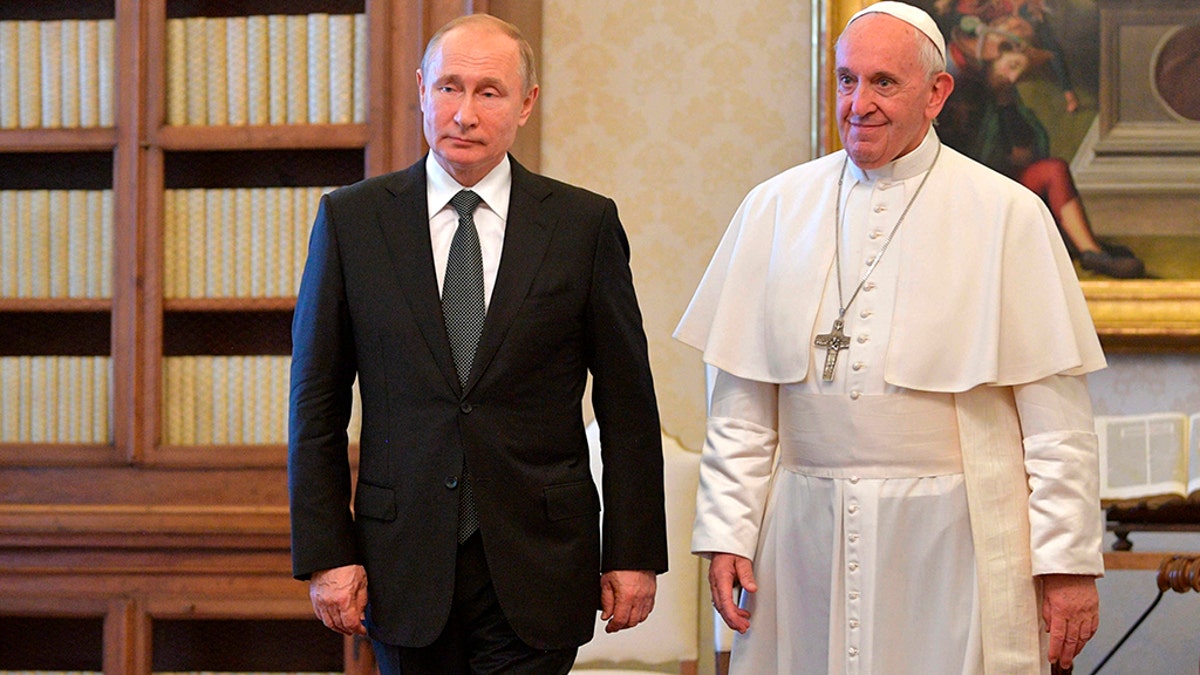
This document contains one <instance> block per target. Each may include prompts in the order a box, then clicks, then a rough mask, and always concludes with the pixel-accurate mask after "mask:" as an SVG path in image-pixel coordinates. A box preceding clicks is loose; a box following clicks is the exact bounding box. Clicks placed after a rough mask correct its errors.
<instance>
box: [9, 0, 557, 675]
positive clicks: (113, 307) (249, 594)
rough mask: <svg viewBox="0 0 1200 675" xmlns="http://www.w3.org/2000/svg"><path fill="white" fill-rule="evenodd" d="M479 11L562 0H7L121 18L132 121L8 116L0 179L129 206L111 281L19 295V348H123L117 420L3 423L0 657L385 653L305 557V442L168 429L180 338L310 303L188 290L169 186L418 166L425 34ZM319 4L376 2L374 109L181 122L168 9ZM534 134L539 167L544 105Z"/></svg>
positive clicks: (189, 342) (209, 659) (254, 658)
mask: <svg viewBox="0 0 1200 675" xmlns="http://www.w3.org/2000/svg"><path fill="white" fill-rule="evenodd" d="M473 11H490V12H492V13H494V14H497V15H499V16H502V17H504V18H506V19H508V20H510V21H513V22H514V23H517V24H518V25H520V26H521V27H522V29H523V30H525V31H526V33H527V34H528V35H529V37H530V39H531V41H534V44H535V47H536V45H537V40H539V39H540V21H541V4H540V2H536V1H528V0H490V1H488V0H475V1H474V2H472V1H471V0H456V1H451V0H287V1H285V0H257V1H255V2H232V1H230V0H108V1H99V0H96V1H89V0H49V1H47V2H36V3H32V2H31V3H5V4H4V5H2V6H0V21H18V20H21V21H38V22H50V21H60V20H63V19H76V20H108V21H111V22H112V24H113V30H114V34H115V38H114V40H113V64H112V69H113V70H112V73H113V81H112V90H111V93H110V95H111V97H112V100H111V103H112V106H113V107H112V117H113V119H112V124H111V125H106V126H99V127H91V128H44V127H32V128H15V129H14V128H8V129H0V190H10V191H12V190H48V189H49V190H108V191H111V208H112V213H111V220H112V233H111V241H108V242H106V243H107V244H109V245H111V258H110V262H111V270H110V271H109V272H108V274H109V275H110V276H109V277H108V279H107V281H108V282H109V285H110V287H111V292H110V293H106V294H104V295H103V297H48V298H31V297H11V296H3V295H0V358H4V357H23V356H32V357H55V356H87V357H102V358H107V359H108V360H109V368H108V373H109V374H108V377H109V381H108V394H107V396H108V405H107V412H108V417H109V419H108V427H107V439H106V440H104V441H102V442H62V441H61V439H55V438H49V439H46V440H38V441H32V440H19V441H16V442H13V441H11V440H10V441H8V442H0V671H5V670H60V671H61V670H72V671H74V670H81V671H100V670H103V671H104V672H105V673H109V674H118V673H122V674H123V673H130V674H136V675H148V674H149V673H151V672H158V671H263V672H271V671H331V670H333V671H337V670H344V671H346V672H364V673H365V672H370V671H371V670H372V669H373V667H374V665H373V659H372V658H371V656H370V653H369V652H370V650H369V648H368V647H367V645H366V644H365V643H363V642H362V641H358V640H350V639H343V638H342V637H340V636H338V635H336V634H334V633H332V632H330V631H328V630H326V629H325V628H324V627H323V626H321V625H320V624H319V623H318V622H317V621H316V620H315V618H313V616H312V611H311V608H310V606H309V602H308V596H307V587H306V586H305V585H304V584H301V583H299V582H296V581H294V580H292V579H291V578H290V554H289V533H288V513H287V490H286V466H285V462H286V447H285V445H284V444H283V443H259V444H235V443H222V444H182V443H176V444H170V443H167V442H165V440H164V439H166V438H167V434H166V433H165V431H166V430H165V429H164V422H163V419H164V410H163V406H164V396H165V392H164V388H165V387H164V383H163V382H164V372H165V368H166V366H165V364H166V363H167V360H168V359H171V358H173V357H179V356H195V355H216V356H256V355H272V356H286V355H288V354H290V350H291V344H290V322H291V313H292V309H293V306H294V297H291V296H289V295H280V296H274V297H169V295H170V294H169V293H167V292H166V291H165V290H164V286H165V283H166V279H167V278H168V274H169V272H168V270H167V269H166V267H167V264H166V262H165V257H164V244H165V241H164V239H165V234H164V209H165V206H166V204H165V195H167V193H168V191H171V190H184V189H195V188H209V189H225V188H244V187H263V186H267V187H274V186H292V185H297V186H333V185H342V184H346V183H350V182H353V181H355V180H358V179H360V178H363V177H365V176H371V175H377V174H380V173H385V172H388V171H392V170H396V169H399V168H402V167H404V166H407V165H408V164H410V163H411V162H413V161H415V160H416V159H417V158H419V157H420V156H421V154H422V153H423V152H424V145H423V141H422V137H421V125H420V111H419V108H418V106H417V100H416V87H415V78H414V77H413V73H414V71H415V70H416V68H417V67H418V65H419V61H420V55H421V50H422V48H423V45H424V43H425V41H426V40H427V38H428V36H429V35H430V34H431V33H432V31H433V30H434V29H436V27H437V26H439V25H441V24H442V23H443V22H445V21H446V20H449V19H450V18H453V17H454V16H457V15H459V14H462V13H465V12H473ZM311 13H329V14H364V15H365V22H366V25H367V27H368V30H367V33H368V37H367V43H366V47H365V48H366V54H367V68H366V77H365V80H366V82H365V84H366V87H365V90H366V92H367V95H366V102H365V110H366V112H365V119H363V120H362V121H361V122H357V123H343V124H280V125H228V126H211V125H167V124H166V123H165V120H166V119H167V117H166V115H167V110H166V106H167V101H166V94H165V93H164V92H165V90H166V88H167V78H168V76H169V73H168V68H167V33H166V31H167V22H168V21H169V20H171V19H174V18H179V17H194V16H203V17H229V16H248V15H279V14H288V15H297V14H311ZM270 48H271V49H275V48H276V46H275V45H271V47H270ZM3 95H5V94H4V93H3V92H0V96H3ZM515 152H516V154H517V155H518V156H519V157H520V158H521V160H522V161H523V162H524V163H525V164H526V165H527V166H530V167H531V168H534V169H536V167H537V165H538V132H537V127H536V121H534V122H533V123H532V124H531V125H530V126H527V127H526V129H525V130H524V131H523V132H522V136H521V139H520V140H519V143H518V147H517V148H516V149H515ZM9 226H10V224H9V223H0V227H9ZM20 395H21V392H20V391H15V392H14V391H0V397H13V396H20ZM10 400H12V399H10Z"/></svg>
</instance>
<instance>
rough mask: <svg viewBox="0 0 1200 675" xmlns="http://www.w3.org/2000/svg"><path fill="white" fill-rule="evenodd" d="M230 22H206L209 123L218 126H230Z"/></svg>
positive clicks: (210, 18) (213, 18)
mask: <svg viewBox="0 0 1200 675" xmlns="http://www.w3.org/2000/svg"><path fill="white" fill-rule="evenodd" d="M228 27H229V20H228V19H225V18H215V17H209V18H208V19H207V20H206V21H205V22H204V29H205V33H206V34H207V35H208V42H207V45H206V47H207V53H208V64H207V66H206V67H207V71H206V74H207V76H208V84H207V86H206V88H205V90H206V92H207V95H208V123H209V124H212V125H216V126H221V125H225V124H229V68H228V66H229V64H228V63H227V61H226V59H227V58H228V53H227V52H228V47H227V43H228V36H229V33H228V30H227V29H228Z"/></svg>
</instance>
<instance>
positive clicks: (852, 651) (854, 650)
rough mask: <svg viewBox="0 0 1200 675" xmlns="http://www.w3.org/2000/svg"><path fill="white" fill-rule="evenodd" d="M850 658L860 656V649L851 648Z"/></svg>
mask: <svg viewBox="0 0 1200 675" xmlns="http://www.w3.org/2000/svg"><path fill="white" fill-rule="evenodd" d="M849 654H850V656H858V647H851V648H850V650H849Z"/></svg>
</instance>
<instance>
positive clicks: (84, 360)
mask: <svg viewBox="0 0 1200 675" xmlns="http://www.w3.org/2000/svg"><path fill="white" fill-rule="evenodd" d="M97 359H98V357H95V356H84V357H80V358H79V362H78V364H77V370H78V371H79V373H78V376H77V379H76V380H75V382H76V384H75V389H76V390H77V391H78V392H79V397H78V399H77V402H76V404H75V410H77V411H78V415H77V416H76V417H77V420H76V423H75V435H76V437H77V438H78V439H79V442H80V443H95V442H97V441H98V440H99V439H97V438H96V436H95V434H93V433H92V428H93V427H94V426H95V424H96V422H95V420H94V419H93V418H92V416H93V414H94V413H95V405H96V404H95V396H96V383H95V381H94V378H95V370H96V366H95V363H94V362H95V361H96V360H97Z"/></svg>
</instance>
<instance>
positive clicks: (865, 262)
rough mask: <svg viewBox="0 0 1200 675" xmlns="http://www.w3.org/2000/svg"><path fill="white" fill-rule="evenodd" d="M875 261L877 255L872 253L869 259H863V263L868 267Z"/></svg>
mask: <svg viewBox="0 0 1200 675" xmlns="http://www.w3.org/2000/svg"><path fill="white" fill-rule="evenodd" d="M873 262H875V256H873V255H872V256H867V259H866V260H865V261H863V264H864V265H866V266H867V267H870V266H871V263H873Z"/></svg>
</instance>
